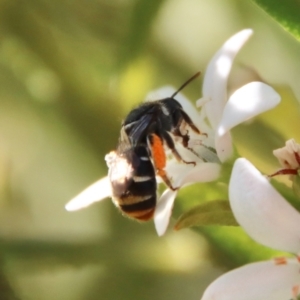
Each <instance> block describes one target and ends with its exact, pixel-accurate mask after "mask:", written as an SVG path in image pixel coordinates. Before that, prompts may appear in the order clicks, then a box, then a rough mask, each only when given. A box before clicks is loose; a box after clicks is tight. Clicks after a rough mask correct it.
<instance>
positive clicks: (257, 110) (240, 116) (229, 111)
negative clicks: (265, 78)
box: [217, 82, 280, 136]
mask: <svg viewBox="0 0 300 300" xmlns="http://www.w3.org/2000/svg"><path fill="white" fill-rule="evenodd" d="M279 102H280V96H279V94H278V93H276V92H275V90H274V89H273V88H271V87H270V86H269V85H267V84H265V83H262V82H251V83H248V84H246V85H244V86H243V87H241V88H240V89H238V90H236V91H235V92H234V93H233V94H232V95H231V97H230V98H229V100H228V102H227V103H226V105H225V107H224V111H223V115H222V119H221V121H220V124H219V126H218V129H217V135H218V136H222V135H224V134H225V133H226V132H228V131H229V130H230V129H232V128H233V127H234V126H236V125H238V124H240V123H242V122H244V121H246V120H249V119H250V118H253V117H255V116H257V115H259V114H261V113H263V112H265V111H267V110H269V109H271V108H273V107H275V106H276V105H278V104H279Z"/></svg>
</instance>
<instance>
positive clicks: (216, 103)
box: [66, 29, 280, 235]
mask: <svg viewBox="0 0 300 300" xmlns="http://www.w3.org/2000/svg"><path fill="white" fill-rule="evenodd" d="M251 35H252V30H251V29H246V30H242V31H241V32H239V33H237V34H235V35H234V36H232V37H231V38H230V39H229V40H228V41H227V42H226V43H225V44H224V45H223V46H222V48H221V49H220V50H219V51H218V52H217V53H216V55H215V56H214V57H213V59H212V60H211V62H210V63H209V65H208V68H207V71H206V73H205V76H204V84H203V98H202V99H200V100H198V101H197V106H198V107H199V106H201V107H202V109H201V112H200V114H199V112H197V110H196V109H195V108H194V107H193V105H192V104H191V103H190V102H189V101H188V100H187V99H186V98H185V97H184V96H183V95H181V94H178V95H176V97H175V99H176V100H177V101H179V102H180V103H181V105H182V106H183V108H184V110H185V111H186V112H187V114H188V115H189V116H190V117H191V119H192V120H193V122H194V123H195V124H196V125H197V126H198V128H199V129H200V131H201V132H204V133H206V134H207V136H202V138H201V142H200V143H199V136H198V137H195V138H193V135H192V132H191V131H189V134H190V135H191V140H190V144H189V146H190V147H191V148H193V149H194V150H195V152H197V153H198V154H199V155H200V156H201V157H202V158H203V159H204V160H202V159H198V158H195V155H193V154H192V153H191V152H189V151H187V150H186V149H184V147H180V145H178V147H180V149H179V150H180V153H181V155H183V157H184V158H185V159H186V157H189V156H190V157H192V159H193V161H196V166H195V167H192V166H191V165H185V164H182V163H181V164H178V163H176V162H175V160H170V161H169V162H168V164H167V167H166V171H167V174H170V176H171V178H172V182H173V185H174V186H176V187H178V186H179V187H182V186H184V185H188V184H192V183H195V182H208V181H213V180H215V179H217V178H218V176H219V172H220V161H221V162H223V161H225V160H226V159H228V158H229V157H230V156H231V154H232V143H231V137H230V132H229V131H230V129H232V128H233V127H234V126H236V125H238V124H240V123H242V122H244V121H246V120H248V119H249V118H252V117H254V116H256V115H258V114H260V113H262V112H264V111H266V110H269V109H271V108H273V107H274V106H276V105H277V104H278V103H279V101H280V97H279V95H278V94H277V93H276V92H275V91H274V90H273V89H272V88H271V87H269V86H268V85H266V84H264V83H261V82H252V83H249V84H246V85H245V86H243V87H241V88H240V89H238V90H237V91H235V93H234V94H232V95H231V97H230V98H229V99H228V97H227V80H228V76H229V73H230V70H231V66H232V64H233V60H234V58H235V56H236V54H237V53H238V52H239V50H240V49H241V48H242V46H243V45H244V44H245V42H246V41H247V40H248V38H249V37H250V36H251ZM173 92H174V89H172V88H170V87H165V88H162V89H160V90H157V91H156V92H155V94H156V99H162V98H164V97H170V95H172V94H173ZM176 147H177V146H176ZM211 148H213V149H216V152H217V155H216V154H215V153H214V152H212V151H211V150H209V149H211ZM183 152H184V153H183ZM108 185H109V181H108V179H107V177H105V178H103V179H101V180H100V181H98V182H96V183H95V184H93V185H92V186H91V187H89V188H87V190H85V191H83V192H82V193H81V194H79V195H78V196H77V197H75V198H74V199H72V200H71V201H70V202H69V203H68V204H67V205H66V209H67V210H70V211H71V210H77V209H80V208H82V207H86V206H88V205H90V204H92V203H94V202H96V201H100V200H102V199H104V198H106V197H108V196H109V195H110V193H111V191H110V187H108ZM176 195H177V191H172V190H170V189H166V190H165V192H164V193H163V194H162V195H161V197H160V199H159V200H158V203H157V207H156V210H155V214H154V223H155V227H156V231H157V233H158V235H163V234H164V233H165V231H166V229H167V226H168V223H169V218H170V216H171V212H172V207H173V203H174V200H175V197H176Z"/></svg>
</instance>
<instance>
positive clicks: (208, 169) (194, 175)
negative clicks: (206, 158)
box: [179, 163, 221, 186]
mask: <svg viewBox="0 0 300 300" xmlns="http://www.w3.org/2000/svg"><path fill="white" fill-rule="evenodd" d="M220 171H221V165H220V164H218V163H200V164H198V165H196V166H195V167H194V168H192V169H191V170H190V171H189V172H188V173H187V174H186V175H185V176H184V177H183V178H181V179H180V182H179V185H180V186H184V185H188V184H192V183H196V182H210V181H214V180H216V179H217V178H218V177H219V176H220Z"/></svg>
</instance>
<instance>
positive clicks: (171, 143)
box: [161, 131, 196, 166]
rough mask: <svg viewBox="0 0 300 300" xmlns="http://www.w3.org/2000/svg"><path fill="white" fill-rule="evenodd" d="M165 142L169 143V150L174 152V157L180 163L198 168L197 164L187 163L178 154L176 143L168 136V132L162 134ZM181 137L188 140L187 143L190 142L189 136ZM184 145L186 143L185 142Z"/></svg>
mask: <svg viewBox="0 0 300 300" xmlns="http://www.w3.org/2000/svg"><path fill="white" fill-rule="evenodd" d="M161 135H162V138H163V140H164V141H165V142H166V143H167V146H168V148H169V149H170V150H171V151H172V153H173V155H174V156H175V158H176V159H177V160H178V161H181V162H184V163H185V164H187V165H194V166H196V162H194V161H186V160H184V159H183V158H182V157H181V155H180V154H179V153H178V151H177V150H176V148H175V144H174V141H173V139H172V137H171V136H170V135H169V134H168V132H166V131H163V132H161ZM181 137H182V138H183V140H184V139H187V142H188V141H189V136H188V135H181ZM183 143H184V142H183Z"/></svg>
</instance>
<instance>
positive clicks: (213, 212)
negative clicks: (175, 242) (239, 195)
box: [175, 200, 238, 230]
mask: <svg viewBox="0 0 300 300" xmlns="http://www.w3.org/2000/svg"><path fill="white" fill-rule="evenodd" d="M203 225H223V226H238V223H237V222H236V220H235V218H234V216H233V213H232V211H231V209H230V205H229V202H228V201H227V200H214V201H208V202H205V203H202V204H200V205H197V206H195V207H193V208H192V209H190V210H189V211H187V212H186V213H184V214H183V215H181V216H180V217H179V219H178V220H177V222H176V224H175V230H180V229H182V228H187V227H192V226H203Z"/></svg>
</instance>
